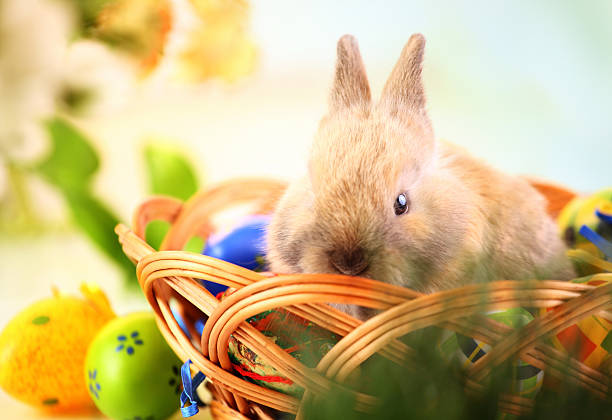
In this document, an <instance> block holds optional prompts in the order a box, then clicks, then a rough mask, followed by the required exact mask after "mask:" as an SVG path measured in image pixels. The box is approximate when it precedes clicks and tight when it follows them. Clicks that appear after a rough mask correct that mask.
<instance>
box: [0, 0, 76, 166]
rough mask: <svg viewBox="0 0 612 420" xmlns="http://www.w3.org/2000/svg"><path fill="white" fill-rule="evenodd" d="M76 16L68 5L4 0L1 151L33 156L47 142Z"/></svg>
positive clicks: (0, 17) (0, 0)
mask: <svg viewBox="0 0 612 420" xmlns="http://www.w3.org/2000/svg"><path fill="white" fill-rule="evenodd" d="M72 18H73V16H72V13H71V11H70V9H68V8H67V6H66V5H65V3H62V2H58V1H48V0H17V1H14V0H0V39H1V40H2V44H1V48H0V154H2V155H3V156H4V157H5V159H12V160H30V159H34V158H35V157H37V156H39V154H40V153H41V150H43V149H44V144H45V142H44V141H43V140H42V136H41V133H40V128H39V125H40V121H41V119H42V118H44V117H46V116H48V115H50V114H52V113H53V112H54V102H55V96H56V93H57V89H58V86H59V82H60V80H61V73H62V66H63V62H64V59H65V55H66V46H67V44H68V40H69V36H70V33H71V32H72V28H73V19H72Z"/></svg>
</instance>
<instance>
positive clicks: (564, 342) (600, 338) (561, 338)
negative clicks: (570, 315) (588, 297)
mask: <svg viewBox="0 0 612 420" xmlns="http://www.w3.org/2000/svg"><path fill="white" fill-rule="evenodd" d="M572 282H573V283H581V284H586V285H589V286H603V285H606V284H608V283H609V281H608V280H607V279H605V278H602V277H599V276H597V277H593V276H587V277H582V278H578V279H574V280H572ZM555 310H556V309H555V308H547V309H542V310H541V313H542V314H545V313H547V312H550V311H555ZM551 341H552V344H553V345H554V346H555V347H556V348H557V349H559V350H562V351H564V352H566V353H567V354H569V355H571V356H572V357H573V358H575V359H577V360H578V361H580V362H582V363H584V364H585V365H587V366H588V367H590V368H593V369H600V370H601V366H602V365H603V364H604V363H607V364H609V363H610V362H611V357H610V352H611V351H612V322H610V321H609V320H607V319H606V318H604V317H601V316H596V315H593V316H589V317H586V318H583V319H581V320H579V321H578V322H577V323H575V324H573V325H571V326H569V327H568V328H566V329H564V330H562V331H560V332H558V333H557V334H555V335H554V336H553V337H551Z"/></svg>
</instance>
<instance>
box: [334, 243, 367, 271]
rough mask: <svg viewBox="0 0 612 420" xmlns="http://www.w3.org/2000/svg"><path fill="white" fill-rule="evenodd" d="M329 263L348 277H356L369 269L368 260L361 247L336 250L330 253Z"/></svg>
mask: <svg viewBox="0 0 612 420" xmlns="http://www.w3.org/2000/svg"><path fill="white" fill-rule="evenodd" d="M329 261H330V263H331V264H332V265H333V266H334V267H335V268H336V269H337V270H338V271H339V272H341V273H342V274H346V275H348V276H356V275H358V274H360V273H363V272H364V271H365V270H366V269H367V268H368V260H367V258H366V254H365V252H364V251H363V248H361V247H355V248H352V249H348V250H347V249H334V250H333V251H331V252H330V255H329Z"/></svg>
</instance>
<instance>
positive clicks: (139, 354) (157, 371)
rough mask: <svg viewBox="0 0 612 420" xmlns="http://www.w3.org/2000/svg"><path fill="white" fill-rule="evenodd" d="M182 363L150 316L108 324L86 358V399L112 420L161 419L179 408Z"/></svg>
mask: <svg viewBox="0 0 612 420" xmlns="http://www.w3.org/2000/svg"><path fill="white" fill-rule="evenodd" d="M181 364H182V362H181V361H180V359H179V358H178V357H177V356H176V355H175V354H174V352H173V351H172V349H171V348H170V347H169V346H168V344H167V343H166V341H165V340H164V338H163V336H162V335H161V333H160V332H159V330H158V328H157V325H156V323H155V317H154V316H153V314H152V313H149V312H140V313H134V314H131V315H127V316H123V317H119V318H116V319H114V320H112V321H111V322H109V323H108V324H107V325H106V326H105V327H104V328H103V329H102V330H101V331H100V332H99V333H98V335H97V336H96V338H95V339H94V341H93V342H92V343H91V346H90V347H89V350H88V352H87V357H86V359H85V383H86V384H87V388H88V390H89V395H90V396H91V398H92V400H93V401H94V403H95V404H96V406H97V407H98V409H99V410H100V411H101V412H102V413H103V414H104V415H106V416H108V417H110V418H112V419H142V420H145V419H146V420H161V419H165V418H167V417H169V416H170V415H172V414H173V413H174V412H175V411H177V410H178V408H179V396H180V393H181V391H182V387H181V379H180V367H181Z"/></svg>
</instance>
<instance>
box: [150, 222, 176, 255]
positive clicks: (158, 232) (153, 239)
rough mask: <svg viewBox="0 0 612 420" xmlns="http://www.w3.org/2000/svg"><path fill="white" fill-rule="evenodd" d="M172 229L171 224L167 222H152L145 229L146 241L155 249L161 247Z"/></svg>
mask: <svg viewBox="0 0 612 420" xmlns="http://www.w3.org/2000/svg"><path fill="white" fill-rule="evenodd" d="M169 229H170V223H168V222H166V221H165V220H152V221H151V222H149V224H148V225H147V227H146V228H145V240H146V241H147V243H148V244H149V245H151V246H152V247H153V248H155V249H157V250H159V247H160V245H161V243H162V241H163V240H164V238H165V237H166V233H168V230H169Z"/></svg>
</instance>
